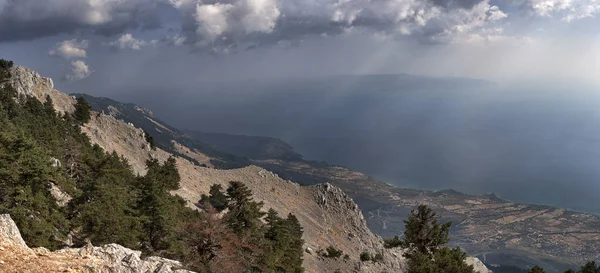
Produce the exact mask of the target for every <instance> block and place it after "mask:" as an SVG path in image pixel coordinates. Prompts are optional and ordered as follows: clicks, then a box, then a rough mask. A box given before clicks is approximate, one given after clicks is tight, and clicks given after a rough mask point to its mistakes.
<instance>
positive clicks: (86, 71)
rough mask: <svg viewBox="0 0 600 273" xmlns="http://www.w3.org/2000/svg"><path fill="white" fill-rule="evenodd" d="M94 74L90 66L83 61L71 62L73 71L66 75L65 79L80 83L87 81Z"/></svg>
mask: <svg viewBox="0 0 600 273" xmlns="http://www.w3.org/2000/svg"><path fill="white" fill-rule="evenodd" d="M90 74H92V71H91V70H90V68H89V66H88V65H87V64H86V63H85V62H84V61H81V60H77V61H73V62H71V71H69V73H67V75H65V79H66V80H68V81H78V80H82V79H85V78H87V77H89V76H90Z"/></svg>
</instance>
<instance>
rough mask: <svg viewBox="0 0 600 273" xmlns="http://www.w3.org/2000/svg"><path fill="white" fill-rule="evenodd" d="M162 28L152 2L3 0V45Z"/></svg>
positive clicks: (0, 21) (0, 23)
mask: <svg viewBox="0 0 600 273" xmlns="http://www.w3.org/2000/svg"><path fill="white" fill-rule="evenodd" d="M159 25H160V22H159V20H158V16H157V14H156V1H153V0H43V1H40V0H18V1H12V0H0V42H2V41H12V40H26V39H33V38H38V37H44V36H51V35H55V34H60V33H71V32H75V31H89V32H92V33H96V34H103V35H112V34H117V33H122V32H123V31H124V30H126V29H129V28H140V27H141V28H156V27H158V26H159Z"/></svg>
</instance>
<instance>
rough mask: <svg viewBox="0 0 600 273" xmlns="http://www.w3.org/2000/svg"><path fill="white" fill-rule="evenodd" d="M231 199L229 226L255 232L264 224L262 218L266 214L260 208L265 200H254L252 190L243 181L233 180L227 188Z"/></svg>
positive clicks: (229, 204) (239, 230) (228, 215)
mask: <svg viewBox="0 0 600 273" xmlns="http://www.w3.org/2000/svg"><path fill="white" fill-rule="evenodd" d="M227 198H228V199H229V203H228V208H229V212H228V213H227V216H226V217H227V221H228V223H229V226H230V227H231V228H232V229H233V230H234V231H235V232H236V233H242V232H245V231H251V232H254V230H256V229H258V228H260V226H261V225H262V223H261V221H260V219H261V218H262V217H263V216H264V215H265V213H264V212H261V211H260V209H261V208H262V206H263V202H255V201H253V200H252V191H250V189H248V187H247V186H246V185H244V183H242V182H238V181H231V182H229V187H228V188H227Z"/></svg>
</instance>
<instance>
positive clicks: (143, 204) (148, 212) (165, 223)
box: [138, 158, 183, 252]
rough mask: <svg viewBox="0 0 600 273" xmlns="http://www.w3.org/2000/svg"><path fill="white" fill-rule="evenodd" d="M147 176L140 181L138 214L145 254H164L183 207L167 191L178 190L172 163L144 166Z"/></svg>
mask: <svg viewBox="0 0 600 273" xmlns="http://www.w3.org/2000/svg"><path fill="white" fill-rule="evenodd" d="M146 165H147V168H148V172H147V174H146V176H144V177H141V178H140V180H141V183H140V187H141V191H140V202H139V205H138V207H139V210H140V212H141V214H142V217H143V219H144V220H143V222H144V224H143V226H144V233H145V241H146V242H147V246H146V248H147V249H148V251H149V252H156V251H160V250H167V249H169V248H170V247H171V244H170V243H171V242H172V241H173V236H174V235H175V227H176V225H177V224H178V217H179V216H180V215H178V210H182V209H183V204H181V203H178V201H177V200H178V199H176V198H175V197H173V196H171V194H170V193H169V191H170V190H173V189H176V188H175V187H178V186H179V178H180V177H179V173H178V172H177V168H176V166H175V160H174V159H173V158H169V160H167V161H166V162H165V164H164V165H162V166H161V165H160V163H159V162H158V161H157V160H148V161H147V162H146Z"/></svg>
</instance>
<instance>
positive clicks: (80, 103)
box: [74, 97, 92, 123]
mask: <svg viewBox="0 0 600 273" xmlns="http://www.w3.org/2000/svg"><path fill="white" fill-rule="evenodd" d="M91 110H92V108H91V107H90V105H89V104H88V102H87V100H85V98H84V97H78V98H77V104H75V113H74V116H75V120H76V121H79V122H81V123H87V122H88V121H90V111H91Z"/></svg>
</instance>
